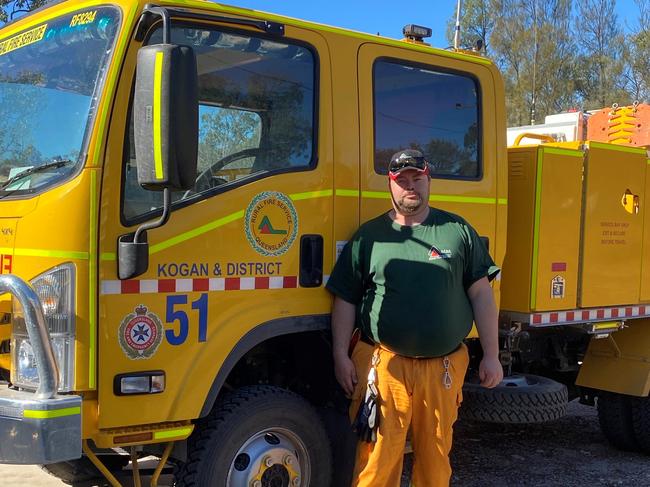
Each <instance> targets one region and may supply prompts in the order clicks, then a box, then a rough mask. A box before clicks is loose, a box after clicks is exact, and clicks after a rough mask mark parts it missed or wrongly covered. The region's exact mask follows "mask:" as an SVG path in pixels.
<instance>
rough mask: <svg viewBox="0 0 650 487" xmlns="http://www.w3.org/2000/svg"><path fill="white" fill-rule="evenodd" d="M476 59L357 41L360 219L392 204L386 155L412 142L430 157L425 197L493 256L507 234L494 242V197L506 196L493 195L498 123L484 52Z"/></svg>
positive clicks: (409, 146) (498, 253) (499, 253)
mask: <svg viewBox="0 0 650 487" xmlns="http://www.w3.org/2000/svg"><path fill="white" fill-rule="evenodd" d="M439 53H440V52H439ZM477 59H478V60H477V61H475V62H473V63H469V62H467V61H465V60H463V58H462V57H461V56H457V55H455V54H453V53H444V52H443V53H441V54H434V51H433V50H431V52H430V53H423V52H416V51H414V50H409V49H401V48H397V47H387V46H379V45H376V44H372V43H367V44H364V45H362V46H361V48H360V50H359V60H358V63H359V67H358V69H359V100H360V101H359V104H360V107H359V114H360V143H361V149H360V152H361V157H360V160H361V197H362V199H361V220H362V221H366V220H368V219H370V218H372V217H374V216H376V215H378V214H380V213H382V212H385V211H386V210H388V209H389V208H391V201H390V193H389V192H388V180H387V177H386V174H387V166H388V161H389V160H390V157H391V155H392V154H393V153H395V152H397V151H398V150H402V149H417V150H419V151H421V152H423V153H424V154H425V156H426V157H427V158H428V159H429V161H430V162H431V164H432V181H431V197H430V204H431V205H432V206H434V207H438V208H441V209H443V210H447V211H451V212H453V213H456V214H458V215H460V216H462V217H463V218H465V219H466V220H467V221H469V222H470V223H471V224H472V225H473V226H474V227H475V228H476V230H477V231H478V233H479V234H480V235H481V236H482V237H485V240H486V242H487V243H488V247H489V250H490V253H491V254H492V256H493V257H495V256H496V257H495V259H496V261H497V263H498V262H500V260H501V258H502V254H503V251H504V246H505V239H503V242H502V243H501V242H500V243H499V246H500V248H498V247H497V242H496V237H497V233H496V232H497V215H498V214H500V216H501V218H500V224H502V223H505V204H504V205H501V206H502V208H499V205H498V203H499V202H501V203H505V199H503V200H501V201H499V199H498V198H497V147H499V145H498V144H497V141H498V140H499V137H500V135H499V134H497V132H496V128H497V127H499V126H503V121H501V122H500V123H501V125H500V124H499V123H498V122H497V120H498V117H497V115H498V113H495V107H496V106H497V102H498V100H499V99H498V98H497V97H496V94H495V90H496V88H495V81H494V78H493V75H492V73H491V72H490V70H489V69H488V68H487V67H486V66H485V65H484V64H485V60H482V59H480V58H477ZM501 143H504V142H503V141H502V142H501ZM501 191H505V184H504V185H503V186H502V190H501ZM498 210H501V211H498ZM503 230H505V228H504V229H503ZM503 233H504V235H503V236H504V237H505V231H504V232H503Z"/></svg>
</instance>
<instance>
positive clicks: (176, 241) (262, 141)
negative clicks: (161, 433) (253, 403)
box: [98, 15, 334, 428]
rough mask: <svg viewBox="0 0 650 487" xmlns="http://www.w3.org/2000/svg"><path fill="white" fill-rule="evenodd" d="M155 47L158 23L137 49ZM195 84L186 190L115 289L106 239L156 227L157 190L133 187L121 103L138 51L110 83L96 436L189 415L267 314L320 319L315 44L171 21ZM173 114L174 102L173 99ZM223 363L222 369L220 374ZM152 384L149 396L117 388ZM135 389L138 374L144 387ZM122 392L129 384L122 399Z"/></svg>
mask: <svg viewBox="0 0 650 487" xmlns="http://www.w3.org/2000/svg"><path fill="white" fill-rule="evenodd" d="M159 42H161V28H160V25H157V26H154V27H152V28H151V29H150V31H149V32H148V33H147V35H146V37H145V41H144V44H154V43H159ZM171 42H172V43H173V44H179V45H188V46H191V47H192V48H193V49H194V51H195V53H196V55H197V60H198V71H199V72H198V74H199V100H200V107H199V132H200V133H199V161H198V176H197V178H196V183H195V185H194V187H193V188H192V189H191V190H189V191H185V192H177V193H174V194H173V197H172V201H173V207H172V208H173V211H172V213H171V217H170V220H169V222H168V223H167V224H166V225H165V226H163V227H162V228H158V229H155V230H152V231H149V232H148V241H149V254H150V257H149V267H148V270H147V271H146V273H145V274H144V275H141V276H138V277H136V278H134V279H130V280H122V281H120V280H118V278H117V273H116V268H117V266H116V262H115V251H116V242H117V239H118V237H119V236H120V235H124V234H128V233H131V232H133V231H134V230H135V229H136V228H137V227H138V225H140V224H142V223H143V222H145V221H150V220H153V219H156V218H158V217H159V215H160V213H161V210H160V208H161V202H162V199H161V194H160V193H156V192H151V191H145V190H143V189H142V188H141V187H140V186H139V185H138V183H137V177H136V160H135V154H134V148H133V125H132V123H131V122H130V118H131V117H130V107H129V106H127V102H126V101H128V100H129V99H130V97H131V93H132V86H133V76H134V71H135V70H134V64H135V56H136V51H137V46H133V47H131V48H130V49H129V51H128V52H127V61H126V64H125V66H124V69H123V73H130V74H124V75H123V77H122V79H121V80H120V82H119V85H118V88H117V89H118V93H117V99H118V100H124V103H123V105H122V104H119V103H118V104H116V107H115V109H114V114H113V120H114V121H115V120H124V122H123V124H122V125H118V124H117V123H115V122H114V124H113V125H112V126H111V128H110V133H109V142H108V154H107V161H106V171H105V174H104V177H103V191H102V221H101V229H100V232H101V235H100V251H101V255H102V263H101V269H100V299H99V318H100V323H99V339H98V345H99V349H100V353H99V362H98V388H99V406H100V409H101V410H102V411H110V412H111V413H110V414H102V415H100V416H99V419H98V422H99V427H100V428H113V427H117V426H120V427H124V426H128V425H134V424H150V423H158V422H166V421H177V420H183V419H191V418H196V417H198V416H199V414H200V411H201V409H202V408H203V406H204V402H205V400H206V396H207V395H208V391H209V390H210V387H211V386H212V383H213V380H214V379H215V377H216V375H217V373H218V372H219V370H220V369H221V367H222V365H223V364H224V361H225V360H226V358H227V357H228V354H229V353H230V352H231V351H232V350H233V349H234V347H235V346H236V345H237V343H238V342H239V341H240V340H241V339H242V337H243V336H244V335H246V334H247V333H248V332H249V331H251V330H252V329H254V328H255V327H256V326H258V325H260V324H262V323H268V322H271V321H273V320H277V319H288V318H289V317H291V318H294V317H295V318H296V319H297V318H299V317H304V316H310V315H316V314H323V315H324V314H326V313H328V312H329V309H330V297H329V295H328V293H327V292H326V291H325V290H324V289H323V285H322V280H323V276H322V269H323V266H325V268H331V265H332V263H331V259H332V256H331V252H328V253H327V255H325V257H324V259H325V262H324V263H323V261H322V260H321V261H320V262H319V261H318V257H319V256H320V257H321V259H322V257H323V249H332V248H334V243H333V242H332V227H333V224H332V218H331V215H332V194H333V191H332V174H333V170H332V157H331V142H330V141H331V138H332V137H331V115H330V106H329V105H328V104H327V103H326V102H328V101H329V100H330V99H331V96H330V92H329V89H330V88H329V87H330V86H331V83H330V82H329V76H330V74H329V73H330V70H329V65H328V64H327V61H326V60H328V59H329V56H328V54H327V45H326V42H325V40H324V39H323V37H321V36H320V35H319V34H317V33H314V32H312V31H309V30H306V29H300V28H295V27H292V26H286V29H285V31H284V35H282V36H275V37H274V36H272V35H271V34H265V33H262V32H261V31H260V30H256V29H254V28H250V27H245V26H241V27H237V26H235V27H233V25H232V22H230V23H229V24H228V25H220V24H218V23H215V22H213V21H211V20H210V17H209V16H207V15H205V16H204V19H201V18H198V17H197V16H195V17H194V19H193V20H191V21H183V22H182V23H181V22H178V23H176V22H175V21H174V22H173V23H172V36H171ZM179 102H181V103H182V100H179ZM231 365H233V364H231ZM151 374H153V375H154V376H155V375H156V374H158V375H164V382H163V383H162V384H161V383H160V381H159V380H158V379H156V380H157V384H156V387H155V389H156V390H154V391H151V392H152V393H156V395H155V397H152V396H151V395H148V394H146V393H142V392H138V393H133V394H132V392H136V391H135V390H132V391H129V390H124V388H123V384H121V383H120V380H121V379H122V378H125V377H126V378H127V379H128V378H129V377H134V379H133V381H131V380H130V379H129V380H127V381H125V382H124V383H126V384H129V383H134V382H137V379H135V378H137V377H140V376H143V377H149V376H151ZM144 380H145V382H146V379H144ZM127 389H128V388H127Z"/></svg>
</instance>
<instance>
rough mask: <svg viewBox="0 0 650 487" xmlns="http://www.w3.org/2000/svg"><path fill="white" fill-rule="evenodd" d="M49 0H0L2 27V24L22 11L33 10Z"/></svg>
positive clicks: (0, 21)
mask: <svg viewBox="0 0 650 487" xmlns="http://www.w3.org/2000/svg"><path fill="white" fill-rule="evenodd" d="M47 2H48V0H15V1H12V0H0V27H1V26H2V24H4V23H5V22H7V21H8V20H11V18H12V17H13V16H14V15H16V14H19V13H21V12H31V11H32V10H35V9H37V8H39V7H41V6H43V5H45V4H46V3H47Z"/></svg>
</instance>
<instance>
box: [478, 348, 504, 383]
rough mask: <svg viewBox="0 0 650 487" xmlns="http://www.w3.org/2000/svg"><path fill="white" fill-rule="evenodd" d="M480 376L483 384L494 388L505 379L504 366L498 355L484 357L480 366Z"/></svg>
mask: <svg viewBox="0 0 650 487" xmlns="http://www.w3.org/2000/svg"><path fill="white" fill-rule="evenodd" d="M478 376H479V379H481V385H482V386H483V387H486V388H488V389H492V388H493V387H496V386H498V385H499V383H500V382H501V381H502V380H503V367H501V362H499V358H498V357H485V356H484V357H483V360H481V363H480V365H479V366H478Z"/></svg>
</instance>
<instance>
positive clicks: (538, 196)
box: [530, 149, 546, 310]
mask: <svg viewBox="0 0 650 487" xmlns="http://www.w3.org/2000/svg"><path fill="white" fill-rule="evenodd" d="M545 150H546V149H542V150H540V151H539V152H538V153H537V178H536V181H535V216H534V223H533V268H532V275H531V284H530V309H532V310H534V309H535V306H536V305H537V270H538V269H537V266H538V262H539V226H540V222H541V219H542V218H541V213H542V162H543V161H544V155H543V154H544V151H545Z"/></svg>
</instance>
